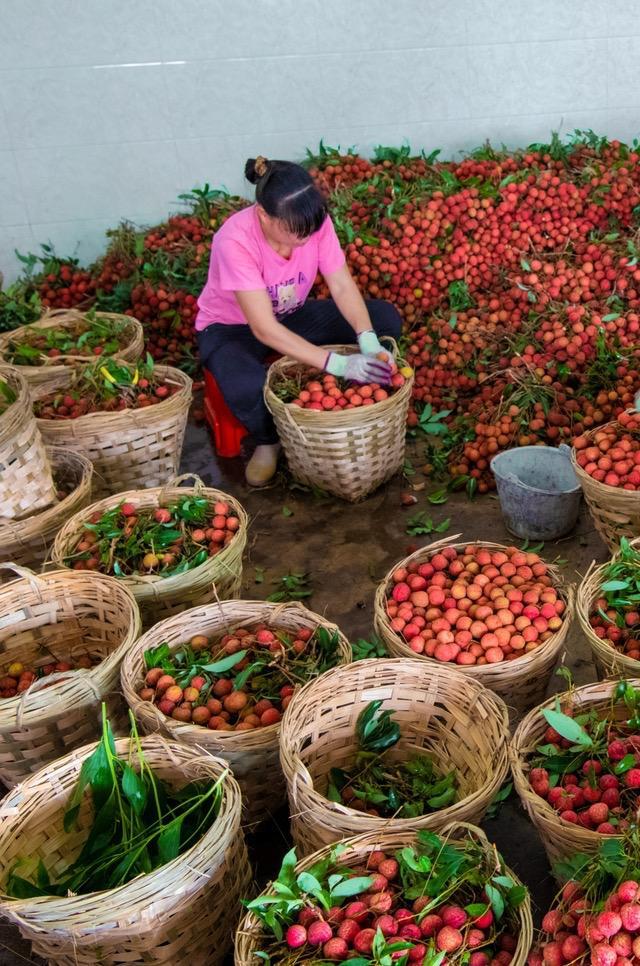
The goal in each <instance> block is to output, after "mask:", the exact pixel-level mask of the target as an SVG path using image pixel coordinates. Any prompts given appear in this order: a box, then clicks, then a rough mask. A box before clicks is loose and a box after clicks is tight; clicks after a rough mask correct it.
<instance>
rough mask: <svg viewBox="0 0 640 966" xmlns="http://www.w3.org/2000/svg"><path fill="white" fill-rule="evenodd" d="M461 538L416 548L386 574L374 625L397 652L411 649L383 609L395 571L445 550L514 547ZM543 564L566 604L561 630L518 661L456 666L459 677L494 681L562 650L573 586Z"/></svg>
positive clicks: (432, 662)
mask: <svg viewBox="0 0 640 966" xmlns="http://www.w3.org/2000/svg"><path fill="white" fill-rule="evenodd" d="M460 536H462V534H460V533H456V534H452V535H451V536H449V537H445V538H443V539H442V540H436V541H434V542H433V543H430V544H427V545H425V546H424V547H419V548H418V549H417V550H415V551H414V552H413V553H411V554H409V555H408V556H406V557H403V558H402V559H401V560H399V561H398V562H397V563H395V564H394V565H393V566H392V567H390V568H389V570H388V571H387V573H386V574H385V576H384V577H383V578H382V580H381V581H380V583H379V584H378V586H377V588H376V592H375V595H374V620H375V621H376V622H379V623H380V625H381V626H383V627H384V629H385V632H386V633H387V634H388V636H389V637H390V638H393V639H394V641H395V642H396V646H397V647H398V650H402V651H403V652H406V651H409V650H410V648H409V645H408V643H407V642H406V641H404V640H403V638H401V637H400V635H399V634H398V633H397V632H396V631H394V630H392V628H391V626H390V624H389V621H388V618H387V614H386V608H385V606H384V604H385V601H386V599H387V597H386V591H387V588H388V586H389V582H390V580H391V578H392V575H393V573H394V571H395V570H398V568H400V567H406V565H407V563H409V562H413V561H414V560H418V559H421V558H422V557H423V556H425V557H429V556H431V555H433V554H435V553H438V551H439V550H441V549H443V548H445V547H453V548H454V549H456V550H457V549H460V548H461V547H468V546H474V547H489V548H495V549H496V550H506V549H508V548H510V547H511V546H513V545H512V544H506V543H495V542H493V541H491V540H463V541H460V542H456V541H458V538H459V537H460ZM541 559H542V558H541ZM543 562H544V563H545V564H546V566H547V568H548V569H549V572H550V574H551V576H552V577H553V581H554V587H555V589H556V590H557V591H558V592H559V594H560V596H561V598H562V600H563V602H564V604H565V611H564V614H563V620H562V627H560V628H559V629H558V630H557V631H556V632H555V634H552V636H551V637H549V638H548V639H547V640H546V641H545V642H544V643H543V644H541V645H540V647H537V648H535V649H534V650H532V651H529V652H527V653H525V654H522V655H521V656H520V657H518V658H516V659H514V660H513V661H500V662H499V663H497V664H482V665H477V664H472V665H456V666H455V667H456V670H457V671H459V672H460V673H461V674H464V675H465V676H467V675H468V676H469V677H470V678H472V679H473V678H475V677H478V678H482V677H483V676H494V677H496V676H498V675H499V674H500V671H501V669H504V668H509V669H514V670H515V669H517V668H519V669H524V668H527V667H528V666H529V665H531V664H532V663H538V662H540V661H541V660H542V659H543V658H546V657H550V656H551V655H552V654H553V652H554V650H555V649H559V648H560V647H561V646H562V644H563V642H564V640H565V638H566V635H567V633H568V630H569V626H570V624H571V619H572V615H573V603H574V601H573V598H574V594H573V585H572V584H567V582H566V581H565V579H564V577H563V576H562V574H561V573H560V572H559V571H558V568H557V567H555V566H554V565H553V564H549V563H547V562H546V561H543ZM411 653H412V654H413V655H414V656H415V657H416V658H417V659H418V660H420V661H428V662H430V665H435V666H440V665H441V662H439V661H436V659H435V658H433V657H429V656H428V655H427V654H416V653H415V652H413V651H412V652H411ZM408 656H409V655H408V654H407V657H408Z"/></svg>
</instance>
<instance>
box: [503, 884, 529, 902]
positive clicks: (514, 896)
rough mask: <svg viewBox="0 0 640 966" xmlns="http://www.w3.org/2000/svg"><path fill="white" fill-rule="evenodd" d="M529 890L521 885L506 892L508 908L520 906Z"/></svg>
mask: <svg viewBox="0 0 640 966" xmlns="http://www.w3.org/2000/svg"><path fill="white" fill-rule="evenodd" d="M528 894H529V890H528V889H527V887H526V886H523V885H514V886H512V887H511V888H510V889H509V891H508V892H507V902H508V903H509V905H510V906H512V907H516V906H521V905H522V903H523V902H524V901H525V899H526V898H527V895H528Z"/></svg>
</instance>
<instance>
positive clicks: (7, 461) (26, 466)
mask: <svg viewBox="0 0 640 966" xmlns="http://www.w3.org/2000/svg"><path fill="white" fill-rule="evenodd" d="M0 380H2V381H3V382H6V383H7V385H8V386H9V388H10V389H11V390H13V392H14V393H15V395H16V399H15V402H13V403H12V404H11V405H10V406H8V407H7V408H6V410H5V411H4V412H3V413H2V414H1V415H0V520H1V519H2V518H3V517H4V518H6V519H7V520H16V519H19V518H20V517H25V516H29V515H30V514H32V513H35V512H36V511H37V510H42V509H44V508H45V507H48V506H51V504H52V503H53V502H54V501H55V499H56V487H55V483H54V480H53V475H52V472H51V464H50V463H49V457H48V456H47V450H46V447H45V440H44V439H43V437H42V434H41V432H40V429H39V428H38V424H37V422H36V419H35V417H34V415H33V412H32V409H31V395H30V392H29V387H28V385H27V382H26V380H25V378H24V376H23V375H22V374H21V373H20V372H18V370H17V369H15V368H14V367H13V366H0Z"/></svg>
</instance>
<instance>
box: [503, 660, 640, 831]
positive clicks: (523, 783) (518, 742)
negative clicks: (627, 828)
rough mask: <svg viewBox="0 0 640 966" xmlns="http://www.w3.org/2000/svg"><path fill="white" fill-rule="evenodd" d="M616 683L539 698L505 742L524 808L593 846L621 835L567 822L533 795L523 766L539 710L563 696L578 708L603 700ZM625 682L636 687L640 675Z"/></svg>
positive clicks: (592, 684) (539, 717) (597, 683)
mask: <svg viewBox="0 0 640 966" xmlns="http://www.w3.org/2000/svg"><path fill="white" fill-rule="evenodd" d="M619 683H620V682H619V680H612V679H608V680H605V681H595V682H594V681H592V682H590V683H589V684H583V685H582V686H581V687H579V688H573V689H571V690H569V691H564V692H562V693H560V694H554V695H553V696H552V697H550V698H547V699H546V700H545V701H543V702H541V704H538V705H536V707H535V708H532V709H531V710H530V711H528V712H527V714H525V715H524V717H523V718H522V720H521V721H520V722H519V724H518V726H517V728H516V729H515V731H514V733H513V737H512V738H511V742H510V744H509V759H510V763H511V773H512V775H513V784H514V787H515V789H516V791H517V793H518V796H519V798H520V799H521V801H522V803H523V805H524V806H525V808H526V809H527V811H529V812H534V813H535V814H536V815H537V816H538V817H539V819H540V820H541V821H544V822H545V823H546V824H548V825H551V826H554V827H555V828H557V829H558V830H559V831H561V832H563V833H566V834H568V835H569V836H571V837H573V838H575V839H577V840H581V841H582V842H584V843H588V844H592V845H594V846H597V844H598V843H600V842H602V841H603V840H605V841H606V840H607V839H619V838H621V836H620V835H607V836H606V838H605V836H602V835H601V834H599V833H598V832H596V831H595V830H593V829H587V828H583V827H582V826H581V825H576V824H575V823H573V822H567V821H565V819H563V818H561V817H560V815H559V814H558V812H556V810H555V809H554V808H552V806H551V805H550V804H549V803H548V802H547V801H546V799H544V798H541V797H540V795H536V794H535V792H533V791H532V789H531V788H530V786H529V782H528V781H527V778H526V776H527V774H528V771H529V769H528V768H527V769H526V770H525V766H526V759H527V757H528V755H529V754H530V753H531V752H530V749H529V744H530V742H531V741H532V740H533V735H534V733H535V731H536V726H537V725H539V724H541V723H544V727H545V728H546V727H547V723H546V720H545V719H544V718H543V717H542V712H543V710H546V709H550V710H553V709H554V708H555V706H556V702H557V701H559V702H560V704H561V705H562V703H563V700H568V699H571V700H572V702H573V703H574V704H576V703H577V704H578V705H579V707H580V708H583V707H584V706H587V705H590V704H596V703H598V702H601V701H606V700H608V698H609V697H610V696H611V692H612V691H613V690H614V689H615V688H616V687H617V685H618V684H619ZM629 683H630V684H632V685H634V686H636V687H638V688H640V677H639V678H637V679H632V680H631V681H630V682H629ZM618 703H620V702H618Z"/></svg>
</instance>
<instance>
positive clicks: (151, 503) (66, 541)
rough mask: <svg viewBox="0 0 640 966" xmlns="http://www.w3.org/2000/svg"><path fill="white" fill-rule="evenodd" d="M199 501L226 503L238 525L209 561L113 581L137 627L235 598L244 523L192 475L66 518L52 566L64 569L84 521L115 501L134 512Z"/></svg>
mask: <svg viewBox="0 0 640 966" xmlns="http://www.w3.org/2000/svg"><path fill="white" fill-rule="evenodd" d="M190 479H193V480H195V485H194V486H188V487H184V486H180V484H181V483H182V482H184V481H185V480H190ZM189 495H191V496H197V497H204V498H205V499H207V500H208V501H209V503H210V504H214V503H217V502H218V501H219V500H222V501H224V502H225V503H229V505H230V506H232V507H233V509H234V510H235V512H236V513H237V515H238V519H239V521H240V526H239V527H238V530H237V532H236V535H235V537H234V539H233V540H232V541H231V543H230V544H229V545H228V546H227V547H225V548H224V549H223V550H221V551H220V553H218V554H216V555H215V557H209V558H208V559H207V560H205V562H204V563H203V564H200V566H199V567H194V568H193V570H188V571H187V572H186V573H184V574H174V575H173V576H172V577H161V576H159V575H157V574H148V575H140V576H132V577H119V578H117V580H118V583H119V584H121V585H123V586H125V587H126V588H127V589H128V590H129V591H131V593H132V595H133V596H134V598H135V600H136V602H137V604H138V606H139V608H140V613H141V616H142V625H143V627H145V628H146V627H151V626H152V625H153V624H156V623H157V622H158V621H160V620H163V619H164V618H165V617H169V616H170V615H171V614H180V613H181V612H182V611H183V610H185V609H186V608H187V607H195V606H196V604H207V603H209V602H210V601H212V600H226V599H227V598H229V597H237V596H238V595H239V593H240V586H241V584H242V554H243V553H244V548H245V546H246V543H247V529H248V526H249V519H248V517H247V514H246V513H245V511H244V509H243V507H242V505H241V504H240V503H239V502H238V501H237V500H236V499H235V498H234V497H232V496H229V494H228V493H223V492H222V490H214V489H212V488H210V487H208V486H205V485H204V484H203V482H202V480H201V479H200V477H198V476H195V475H194V474H192V473H186V474H184V475H183V476H177V477H176V478H175V479H174V480H172V481H171V482H170V483H167V485H166V486H159V487H154V488H153V489H148V490H128V491H127V492H126V493H118V494H117V496H109V497H106V498H105V499H104V500H100V501H99V502H97V503H92V504H91V506H90V507H88V508H86V509H83V510H81V511H80V512H79V513H76V514H75V515H74V516H72V517H71V519H70V520H68V521H67V522H66V523H65V525H64V526H63V527H62V528H61V530H60V531H59V533H58V535H57V536H56V538H55V541H54V544H53V550H52V551H51V557H52V560H53V562H54V563H55V564H56V565H58V566H61V567H63V566H65V564H64V560H65V557H67V556H68V555H69V554H70V553H71V552H72V550H73V548H74V547H75V545H76V543H77V542H78V539H79V537H80V535H81V534H82V532H83V527H84V523H85V521H86V520H88V519H89V517H90V516H91V515H92V514H94V513H96V512H98V513H104V512H105V511H106V510H110V509H112V507H114V506H118V504H120V503H125V502H126V503H133V504H135V506H136V507H138V508H139V509H143V508H144V507H158V506H166V505H167V504H168V503H172V502H174V501H175V500H178V499H181V498H182V497H186V496H189Z"/></svg>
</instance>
